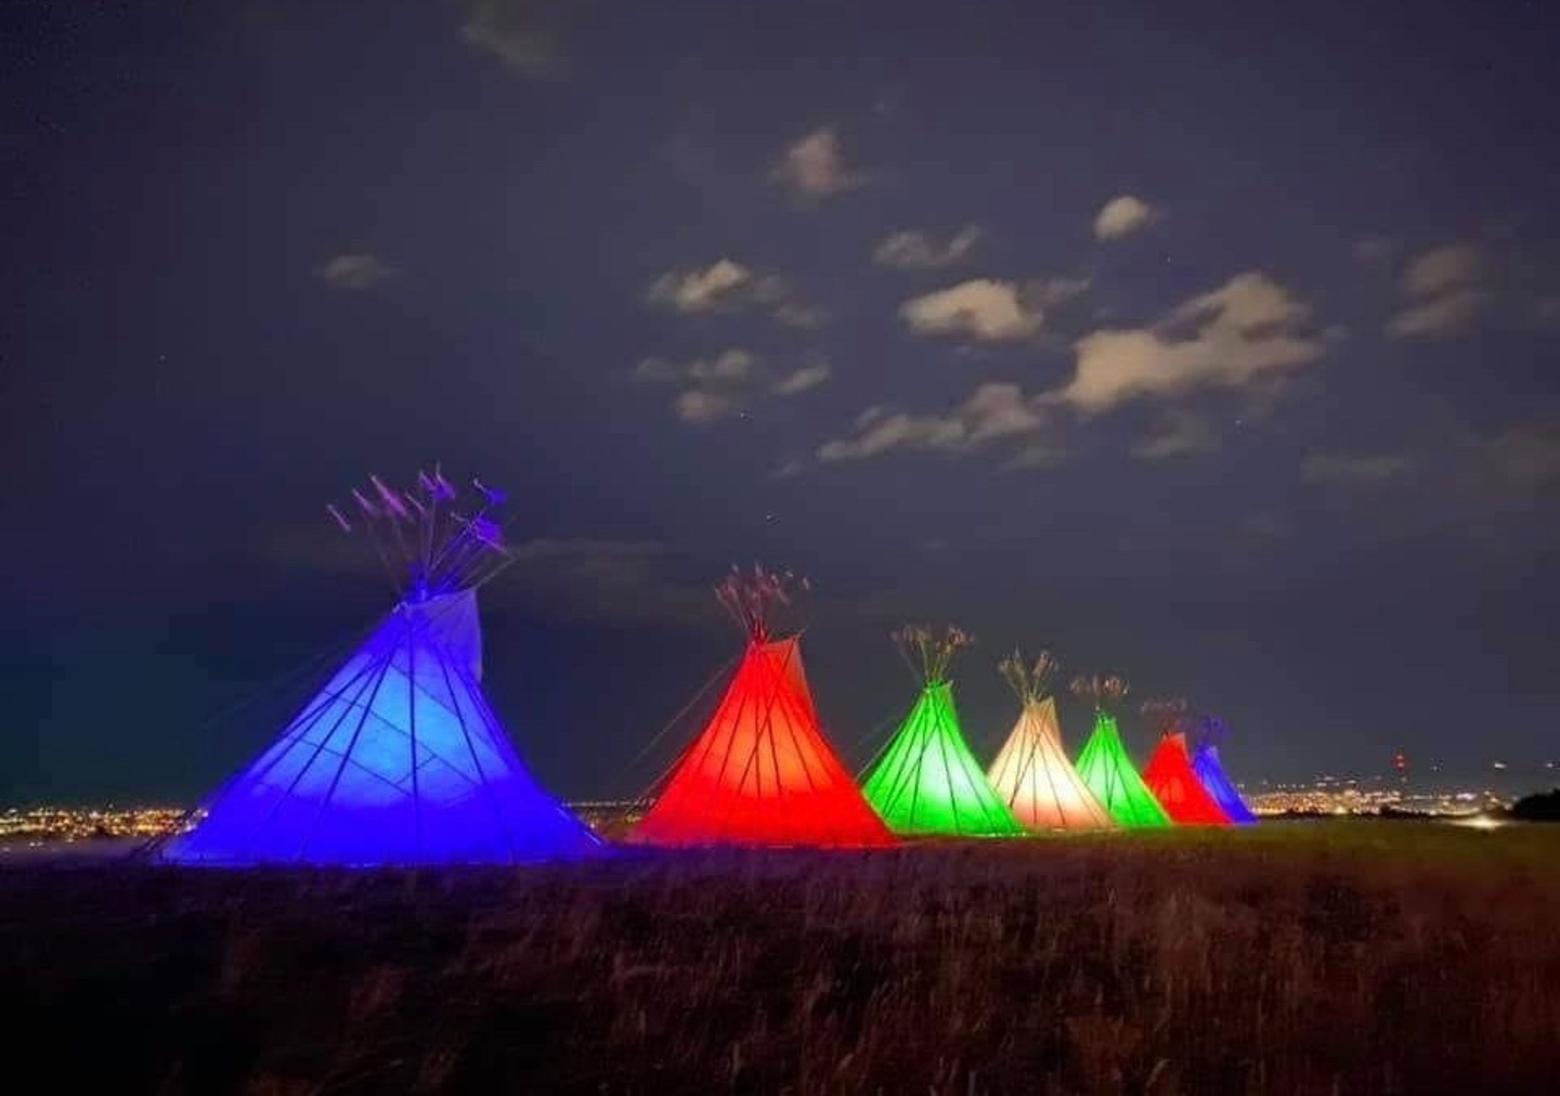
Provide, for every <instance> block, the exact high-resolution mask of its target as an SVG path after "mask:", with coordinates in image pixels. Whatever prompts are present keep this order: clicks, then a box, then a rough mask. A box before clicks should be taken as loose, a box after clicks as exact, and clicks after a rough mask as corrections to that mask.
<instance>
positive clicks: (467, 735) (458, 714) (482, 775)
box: [436, 651, 519, 863]
mask: <svg viewBox="0 0 1560 1096" xmlns="http://www.w3.org/2000/svg"><path fill="white" fill-rule="evenodd" d="M436 657H437V659H438V663H439V673H440V674H441V675H442V676H443V678H444V688H445V690H446V691H447V692H448V693H449V694H450V706H451V707H453V708H454V709H455V722H456V723H458V724H460V735H461V738H462V739H464V740H465V743H466V749H467V751H468V752H470V754H471V765H472V768H474V769H476V771H477V783H478V785H479V786H480V787H481V788H482V793H483V797H484V798H485V799H487V801H488V806H489V807H491V808H492V811H493V821H494V822H496V823H497V824H498V829H499V832H500V833H502V834H503V835H504V841H505V843H506V844H508V846H509V861H510V863H514V862H516V861H517V860H518V859H519V856H518V855H517V854H516V852H515V835H514V834H513V833H512V832H511V831H510V829H509V824H508V822H507V820H506V819H505V818H504V814H503V812H502V811H501V810H499V807H498V800H497V799H496V798H495V797H494V795H493V787H492V785H491V784H489V783H488V778H487V773H486V772H484V771H483V769H482V759H481V758H479V757H478V756H477V747H476V745H475V744H474V743H473V742H472V741H471V730H470V728H468V727H467V726H466V714H465V713H464V712H463V711H461V703H460V697H458V696H456V695H455V685H454V683H453V682H451V681H450V667H449V662H448V660H447V659H446V658H445V657H444V652H443V651H439V652H437V655H436ZM456 672H457V674H458V673H459V668H457V670H456ZM462 685H464V682H462ZM467 696H468V699H469V697H470V692H469V690H468V692H467ZM481 714H482V713H481V712H480V711H478V713H477V715H478V716H479V717H480V716H481Z"/></svg>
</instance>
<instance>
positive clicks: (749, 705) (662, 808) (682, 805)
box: [634, 567, 894, 848]
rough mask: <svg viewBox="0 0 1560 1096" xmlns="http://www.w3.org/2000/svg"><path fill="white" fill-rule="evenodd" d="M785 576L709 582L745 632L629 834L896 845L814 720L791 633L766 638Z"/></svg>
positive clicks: (759, 574) (679, 840) (669, 839)
mask: <svg viewBox="0 0 1560 1096" xmlns="http://www.w3.org/2000/svg"><path fill="white" fill-rule="evenodd" d="M790 585H791V580H790V577H789V576H779V575H774V574H771V573H769V572H766V571H764V570H762V569H760V568H757V567H755V568H754V569H753V572H752V573H751V574H743V573H740V572H737V571H733V572H732V574H731V575H730V576H728V577H727V579H726V581H724V582H723V583H721V584H720V586H718V587H717V588H716V591H715V592H716V596H718V597H719V598H720V601H721V604H722V605H724V606H725V607H726V609H727V610H728V611H729V612H730V613H731V614H732V615H733V616H734V617H735V618H736V619H737V621H738V622H739V623H740V624H741V625H742V627H743V628H744V629H745V630H746V632H747V635H748V646H747V651H746V652H745V653H744V654H743V657H742V663H741V665H739V666H738V667H737V672H736V675H735V676H734V677H733V678H732V679H731V684H730V685H729V686H728V687H727V689H726V693H725V695H724V696H723V697H721V701H720V705H719V706H718V707H717V708H716V709H715V715H714V716H713V717H712V718H711V719H710V721H709V724H708V725H707V726H706V727H705V728H704V731H703V732H702V733H701V734H700V735H699V737H698V738H696V739H694V741H693V744H692V745H690V746H689V747H688V749H687V750H686V751H684V753H683V755H682V756H681V757H680V758H679V759H678V760H677V763H676V764H675V765H674V766H673V768H672V771H671V773H670V775H669V776H668V778H667V782H666V785H665V787H664V789H663V790H662V792H661V794H660V796H659V797H658V798H657V799H656V801H655V805H654V806H653V807H651V808H650V810H649V812H648V813H647V814H646V815H645V817H644V819H643V820H641V822H640V823H639V825H638V827H637V828H636V829H635V831H634V839H635V840H638V841H644V842H648V843H651V844H658V845H717V844H728V845H810V846H823V847H842V848H867V847H876V846H886V845H892V844H894V838H893V837H892V835H890V833H889V832H888V828H887V827H886V826H885V825H884V824H883V821H882V820H881V819H880V818H879V817H878V816H877V814H876V813H875V812H874V811H873V810H872V808H871V807H869V806H868V805H867V801H866V800H865V799H863V798H862V796H861V792H860V791H859V790H858V789H857V787H856V783H855V781H854V780H852V779H851V775H850V773H849V772H848V771H847V770H846V768H845V766H844V765H843V764H841V762H840V759H839V757H838V756H836V754H835V753H834V750H833V748H832V747H831V746H830V745H829V742H828V740H827V739H826V738H825V737H824V735H823V730H822V728H820V727H819V725H818V714H817V711H816V710H815V709H814V707H813V701H812V694H811V693H810V692H809V691H808V688H807V678H806V676H805V674H804V673H803V671H802V649H801V641H800V638H799V637H797V636H787V637H785V638H783V639H772V638H771V637H770V634H769V626H768V618H769V613H770V610H771V609H772V608H773V607H774V606H775V604H777V603H781V604H783V603H786V602H788V601H789V599H790V593H789V590H790Z"/></svg>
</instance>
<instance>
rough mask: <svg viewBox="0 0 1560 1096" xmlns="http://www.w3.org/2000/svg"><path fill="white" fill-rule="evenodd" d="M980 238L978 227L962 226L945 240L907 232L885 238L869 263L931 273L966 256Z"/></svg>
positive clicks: (934, 235)
mask: <svg viewBox="0 0 1560 1096" xmlns="http://www.w3.org/2000/svg"><path fill="white" fill-rule="evenodd" d="M980 237H981V231H980V228H979V227H978V226H977V225H965V226H964V227H963V228H961V229H959V230H958V231H957V232H955V233H953V234H952V235H949V236H945V237H939V236H937V235H936V234H934V233H931V232H923V231H920V230H918V229H907V230H905V231H903V232H895V233H892V234H891V235H888V236H885V237H884V238H883V239H882V241H881V242H879V244H878V245H877V247H876V248H875V249H874V250H873V252H872V261H873V262H875V263H877V264H878V265H880V266H892V267H897V268H899V269H901V270H934V269H936V268H938V267H944V266H951V265H953V264H954V263H956V262H958V261H959V260H960V259H962V258H964V257H965V256H967V255H968V254H969V253H970V252H971V251H973V250H974V248H975V245H976V244H977V243H979V242H980Z"/></svg>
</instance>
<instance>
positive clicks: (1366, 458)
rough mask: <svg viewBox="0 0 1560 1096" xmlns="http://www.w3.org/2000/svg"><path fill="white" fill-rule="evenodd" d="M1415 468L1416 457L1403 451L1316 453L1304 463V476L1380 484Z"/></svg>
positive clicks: (1318, 480) (1309, 479)
mask: <svg viewBox="0 0 1560 1096" xmlns="http://www.w3.org/2000/svg"><path fill="white" fill-rule="evenodd" d="M1413 470H1414V461H1413V458H1411V457H1407V456H1402V455H1399V454H1391V453H1385V454H1375V455H1361V454H1351V453H1312V454H1310V455H1308V456H1307V457H1306V458H1305V461H1304V462H1303V463H1302V464H1301V466H1300V477H1301V478H1302V479H1304V480H1305V481H1306V482H1307V483H1319V484H1326V485H1330V486H1337V487H1379V486H1381V485H1383V484H1386V483H1390V482H1392V481H1393V480H1396V479H1400V478H1401V477H1403V476H1406V475H1407V474H1408V473H1410V472H1412V471H1413Z"/></svg>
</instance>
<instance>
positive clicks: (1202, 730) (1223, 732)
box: [1197, 715, 1230, 750]
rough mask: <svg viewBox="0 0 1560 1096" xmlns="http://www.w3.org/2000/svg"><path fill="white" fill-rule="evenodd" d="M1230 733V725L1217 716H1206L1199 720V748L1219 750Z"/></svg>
mask: <svg viewBox="0 0 1560 1096" xmlns="http://www.w3.org/2000/svg"><path fill="white" fill-rule="evenodd" d="M1229 733H1230V728H1229V724H1227V723H1225V722H1224V720H1222V719H1220V718H1219V717H1218V716H1216V715H1204V716H1203V717H1202V718H1200V719H1199V720H1197V748H1198V749H1200V750H1201V749H1207V748H1208V747H1210V746H1212V747H1215V748H1217V747H1218V745H1219V743H1221V742H1223V741H1224V739H1225V736H1227V735H1228V734H1229Z"/></svg>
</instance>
